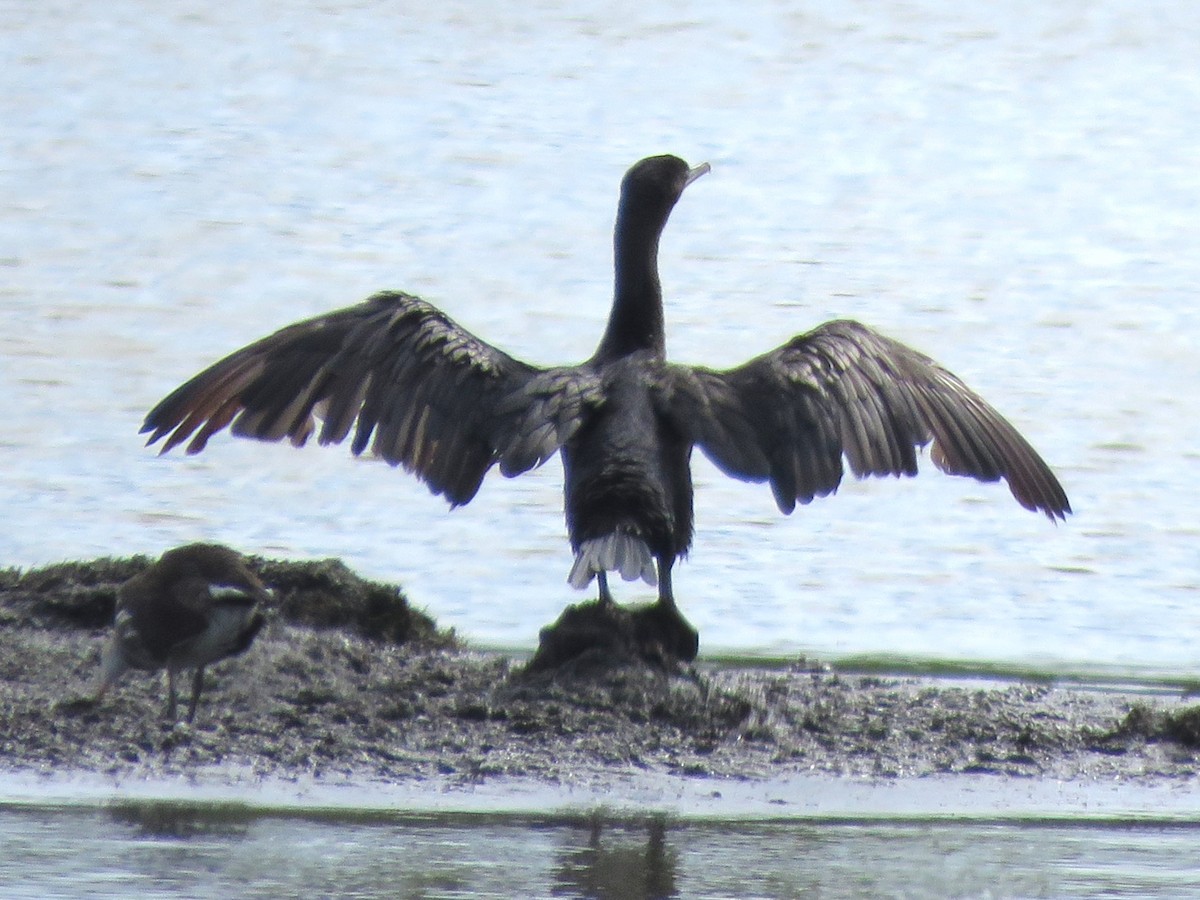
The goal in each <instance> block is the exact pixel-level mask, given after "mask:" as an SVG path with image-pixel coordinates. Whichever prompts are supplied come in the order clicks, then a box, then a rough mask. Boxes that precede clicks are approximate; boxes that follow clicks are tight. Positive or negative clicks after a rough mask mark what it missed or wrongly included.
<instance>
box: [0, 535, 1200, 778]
mask: <svg viewBox="0 0 1200 900" xmlns="http://www.w3.org/2000/svg"><path fill="white" fill-rule="evenodd" d="M150 562H151V560H149V559H147V558H144V557H137V558H133V559H121V560H117V559H102V560H96V561H93V562H88V563H71V564H63V565H59V566H52V567H49V568H46V569H39V570H34V571H29V572H19V571H16V570H11V569H10V570H6V571H3V572H0V769H6V770H9V771H18V770H20V771H29V770H34V771H41V772H53V771H59V770H61V771H66V772H77V771H86V772H92V773H97V774H104V775H111V776H116V777H121V776H124V775H144V776H148V777H174V776H183V777H186V776H188V775H189V774H190V773H196V772H199V771H208V770H211V769H212V768H213V767H221V766H226V765H229V766H237V767H239V768H240V769H242V770H243V771H244V770H249V771H251V772H254V773H257V774H261V775H262V776H264V777H276V778H289V777H301V776H305V777H307V776H317V777H321V776H324V775H337V776H348V777H352V778H364V779H368V778H369V779H421V778H428V777H434V776H437V777H438V778H440V779H444V778H446V777H450V778H460V779H463V780H464V781H478V780H481V779H488V778H491V777H496V776H515V777H522V778H532V779H537V780H541V781H544V782H546V783H565V782H571V781H576V780H578V779H580V778H587V777H591V778H599V779H605V778H609V779H619V778H620V777H621V776H622V775H623V774H628V773H646V772H653V773H661V774H666V775H679V776H714V777H725V778H739V779H741V778H745V779H755V778H771V777H779V776H786V775H789V774H796V773H822V774H831V775H836V774H844V775H868V776H879V777H908V776H922V775H930V774H942V773H966V774H979V775H992V776H1009V777H1013V776H1040V777H1053V778H1067V779H1098V778H1100V779H1143V778H1187V777H1190V776H1194V775H1195V774H1196V771H1197V763H1198V761H1200V707H1198V706H1194V705H1192V704H1190V703H1189V701H1188V700H1187V698H1184V697H1172V696H1168V695H1165V694H1164V695H1160V696H1156V697H1147V696H1144V695H1141V694H1134V693H1122V692H1121V691H1116V690H1093V689H1082V688H1079V687H1072V686H1066V685H1061V686H1056V685H1051V684H1021V683H1013V682H1011V681H1007V682H1005V681H983V680H979V681H973V682H968V681H963V680H959V681H949V680H945V679H926V678H907V677H904V678H893V677H879V676H869V675H853V674H841V673H838V672H836V671H832V670H830V669H828V668H826V667H823V666H820V665H817V664H814V663H811V662H806V661H803V660H798V661H797V662H796V663H795V664H794V665H793V666H791V667H789V668H787V669H779V668H772V669H755V668H738V667H730V666H722V665H713V664H706V663H705V662H704V657H703V654H701V656H700V659H699V661H698V662H697V663H695V664H687V663H683V662H680V661H678V660H670V659H667V660H663V659H661V658H659V659H655V658H653V654H652V658H651V659H650V661H647V660H646V659H645V658H643V656H639V655H637V654H630V653H626V652H624V651H616V652H610V650H611V648H610V649H609V650H606V649H605V648H604V647H603V646H600V647H597V646H591V647H589V648H587V649H586V651H585V652H582V653H579V654H575V655H568V657H567V658H565V659H563V660H556V661H555V664H553V665H547V664H545V658H544V657H543V660H542V662H540V663H539V664H538V665H537V666H534V667H530V666H529V665H528V664H527V663H525V662H523V661H518V660H513V659H511V658H509V657H506V656H502V655H498V654H493V653H483V652H478V651H475V650H472V649H470V648H469V647H466V646H464V645H463V643H462V642H461V641H460V640H459V639H458V638H457V637H456V636H455V635H454V634H452V633H447V632H444V631H441V630H439V629H438V628H437V627H436V625H435V623H434V622H433V621H432V620H431V619H430V618H429V617H428V616H427V615H425V614H423V613H422V612H420V611H419V610H416V609H414V608H412V607H411V606H410V605H409V603H408V601H407V600H406V598H405V597H404V595H403V593H402V592H401V591H400V590H399V589H398V588H396V587H394V586H388V585H380V584H375V583H372V582H368V581H364V580H362V579H360V578H358V577H357V576H355V575H354V574H353V573H352V572H350V571H349V570H348V569H346V567H345V566H344V565H342V564H341V563H340V562H337V561H326V562H319V563H286V562H278V561H272V560H263V559H251V566H252V568H254V569H255V570H256V571H258V572H259V573H260V575H261V577H262V578H263V580H264V581H265V582H266V583H267V584H268V585H269V586H271V587H272V588H273V589H274V591H275V597H276V600H275V606H274V608H273V609H271V610H269V611H268V615H269V621H268V624H267V626H266V628H265V629H264V630H263V632H262V633H261V634H260V636H259V638H258V640H257V641H256V642H255V644H254V646H252V647H251V648H250V650H249V651H248V652H247V653H245V654H244V655H243V656H240V657H237V658H234V659H230V660H226V661H224V662H222V663H220V664H218V665H216V666H214V667H212V668H210V669H209V670H208V677H207V687H206V691H205V695H204V698H203V699H202V701H201V704H200V709H199V712H198V713H197V715H196V719H195V721H194V722H193V723H192V724H190V725H187V724H183V723H173V722H169V721H167V720H166V718H165V715H164V706H165V696H164V694H165V691H164V687H163V679H162V677H161V676H155V675H150V674H143V673H134V674H133V675H131V676H130V677H127V678H126V680H125V681H123V682H122V683H121V684H120V685H119V686H118V687H117V689H116V690H114V691H112V692H111V693H110V694H109V695H108V696H106V697H105V698H104V700H103V702H102V703H100V704H97V703H95V702H93V701H92V700H91V699H90V696H91V690H92V688H93V686H94V684H95V679H96V676H97V670H98V659H99V650H100V645H101V641H102V639H103V637H104V635H105V633H106V631H107V627H108V623H109V622H110V621H111V616H112V607H113V602H114V600H115V596H116V589H117V587H118V586H119V585H120V583H121V582H122V581H124V580H125V579H127V578H129V577H131V576H132V575H133V574H134V573H136V572H137V571H139V570H140V568H142V567H144V566H146V565H148V564H149V563H150ZM656 652H657V651H656Z"/></svg>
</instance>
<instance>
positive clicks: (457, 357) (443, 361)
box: [142, 156, 1070, 660]
mask: <svg viewBox="0 0 1200 900" xmlns="http://www.w3.org/2000/svg"><path fill="white" fill-rule="evenodd" d="M708 171H709V166H708V164H707V163H704V164H701V165H699V166H696V167H694V168H689V166H688V165H687V163H685V162H684V161H683V160H681V159H679V158H677V157H674V156H655V157H650V158H649V159H644V160H642V161H640V162H638V163H637V164H635V165H634V166H633V167H632V168H631V169H630V170H629V171H628V172H627V173H626V175H625V177H624V179H623V181H622V183H621V194H620V204H619V208H618V211H617V220H616V227H615V229H614V240H613V243H614V250H615V274H616V284H615V292H614V298H613V306H612V312H611V313H610V315H609V319H608V326H607V328H606V329H605V331H604V336H603V337H602V338H601V340H600V345H599V347H597V349H596V352H595V353H594V354H593V356H592V357H591V358H590V359H588V360H587V361H585V362H582V363H580V364H578V365H572V366H554V367H549V368H541V367H538V366H533V365H530V364H528V363H525V362H522V361H520V360H518V359H515V358H513V357H512V356H509V355H508V354H507V353H505V352H504V351H502V350H500V349H498V348H496V347H493V346H492V345H490V344H488V343H486V342H484V341H482V340H480V339H479V338H477V337H475V335H473V334H471V333H470V332H469V331H467V330H466V329H464V328H462V327H461V326H459V325H458V324H456V323H455V322H453V321H451V320H450V318H448V317H447V316H446V315H445V314H444V313H442V312H441V311H440V310H438V309H437V308H436V307H434V306H432V305H431V304H429V303H427V302H425V301H424V300H421V299H419V298H417V297H414V296H411V295H409V294H405V293H399V292H383V293H378V294H375V295H374V296H372V297H370V298H369V299H367V300H366V301H364V302H362V303H360V304H358V305H357V306H351V307H348V308H346V309H342V310H338V311H336V312H331V313H328V314H326V315H322V316H317V317H315V318H312V319H308V320H305V321H303V322H298V323H296V324H294V325H290V326H288V327H286V328H284V329H282V330H280V331H277V332H275V333H274V334H272V335H270V336H268V337H265V338H263V339H261V340H259V341H256V342H255V343H253V344H251V345H249V346H248V347H245V348H243V349H241V350H238V351H237V352H236V353H233V354H232V355H230V356H227V357H226V358H225V359H223V360H221V361H220V362H218V363H216V364H214V365H213V366H211V367H210V368H208V369H206V370H204V371H203V372H201V373H200V374H199V375H197V376H195V377H194V378H192V379H191V380H190V381H188V382H187V383H186V384H184V385H182V386H181V387H179V388H178V389H177V390H175V391H174V392H173V393H171V394H170V395H169V396H168V397H166V398H165V399H164V400H163V401H162V402H161V403H159V404H158V405H157V406H156V407H154V409H153V410H151V411H150V413H149V414H148V415H147V416H146V421H145V424H144V425H143V427H142V431H143V432H149V433H150V437H149V440H148V441H147V443H148V444H153V443H155V442H156V441H158V440H160V439H162V438H164V437H165V438H166V441H165V443H164V445H163V448H162V452H164V453H165V452H167V451H168V450H170V449H171V448H172V447H175V446H176V445H178V444H180V443H182V442H183V441H186V440H187V439H188V438H189V437H190V438H191V441H190V443H189V444H188V446H187V451H188V453H197V452H199V451H200V450H202V449H203V448H204V446H205V443H206V442H207V441H208V439H209V438H210V437H211V436H212V435H213V434H214V433H216V432H218V431H220V430H221V429H223V428H225V427H226V426H227V425H231V426H232V427H231V431H232V432H233V433H234V434H236V435H240V436H244V437H252V438H258V439H260V440H267V441H279V440H282V439H284V438H287V439H289V440H290V441H291V442H292V443H293V444H295V445H296V446H300V445H303V444H304V443H305V442H306V441H307V440H308V439H309V438H310V437H311V436H313V435H314V434H315V435H316V436H317V439H318V441H319V442H320V443H322V444H330V443H337V442H339V441H341V440H343V439H344V438H345V437H346V436H347V435H348V434H349V432H350V430H351V428H353V429H354V437H353V440H352V443H351V449H352V450H353V452H354V453H355V454H359V453H362V452H363V451H364V450H366V449H367V448H368V447H370V448H371V449H372V450H373V451H374V452H375V453H376V454H378V455H379V456H381V457H383V458H384V459H385V460H387V461H388V462H389V463H391V464H392V465H401V466H403V467H404V468H405V469H406V470H408V471H410V472H413V473H414V474H416V475H417V477H419V478H421V479H422V480H423V481H424V482H425V483H426V484H427V485H428V486H429V488H430V489H431V490H432V491H433V492H434V493H435V494H441V495H444V496H445V497H446V499H447V500H449V502H450V504H451V506H460V505H462V504H464V503H467V502H469V501H470V500H471V498H473V497H474V496H475V494H476V492H477V491H478V490H479V486H480V483H481V482H482V480H483V477H484V475H485V474H486V473H487V471H488V470H489V469H490V468H491V467H492V466H493V465H496V464H499V467H500V471H501V472H502V473H503V474H504V475H506V476H508V477H512V476H515V475H520V474H521V473H522V472H527V471H529V470H530V469H532V468H534V467H535V466H538V465H540V464H541V463H543V462H545V461H546V460H547V459H548V458H549V457H550V456H552V455H553V454H554V453H561V454H562V459H563V465H564V470H565V478H566V519H567V529H568V532H569V534H570V540H571V546H572V547H573V548H574V551H575V563H574V566H573V567H572V569H571V573H570V576H569V581H570V583H571V584H572V585H573V586H574V587H576V588H582V587H584V586H586V585H587V584H588V583H589V582H590V581H591V580H592V579H593V577H594V578H596V580H597V582H598V586H599V597H600V601H601V603H602V604H611V602H612V594H611V592H610V591H609V587H608V579H607V573H608V572H610V571H615V572H619V573H620V575H621V576H622V577H623V578H625V579H629V580H632V579H635V578H638V577H641V578H642V579H644V580H645V581H647V582H648V583H650V584H655V583H657V585H658V604H657V606H656V607H655V609H656V611H657V612H658V613H659V615H660V617H661V618H662V619H664V620H665V621H667V622H668V623H671V624H670V627H669V628H668V629H667V630H668V632H669V634H670V637H669V638H668V639H667V643H668V644H671V645H672V646H671V647H670V649H671V650H672V651H673V652H674V653H675V654H676V655H677V656H679V657H680V658H682V659H685V660H691V659H693V658H694V657H695V655H696V650H697V646H698V638H697V634H696V632H695V631H694V629H692V628H691V626H690V625H688V623H687V622H686V620H685V619H684V618H683V617H682V615H681V614H680V613H679V612H678V610H677V609H676V606H675V598H674V596H673V594H672V591H671V567H672V566H673V565H674V563H675V560H676V559H677V558H679V557H680V556H682V555H684V554H685V553H686V551H687V549H688V547H689V545H690V544H691V541H692V479H691V472H690V465H689V460H690V456H691V452H692V448H693V447H699V448H700V450H701V451H702V452H703V453H704V454H705V455H706V456H708V458H709V459H711V460H712V461H713V462H714V463H715V464H716V465H717V467H718V468H719V469H721V470H722V471H723V472H725V473H726V474H727V475H730V476H732V477H734V478H739V479H742V480H744V481H753V482H763V481H766V482H769V483H770V485H771V490H772V491H773V493H774V495H775V500H776V502H777V503H778V505H779V508H780V510H781V511H783V512H784V513H790V512H791V511H792V510H793V509H794V508H795V505H796V502H797V501H799V502H800V503H808V502H809V501H811V500H812V499H813V498H814V497H822V496H825V495H827V494H830V493H832V492H833V491H835V490H836V489H837V486H838V483H839V482H840V481H841V478H842V473H843V457H844V458H845V459H846V460H847V461H848V462H849V464H850V470H851V471H852V472H853V473H854V475H855V476H857V477H859V478H862V477H865V476H868V475H915V474H916V473H917V449H918V448H920V447H922V446H924V445H926V444H930V443H931V444H932V446H931V448H930V455H931V457H932V459H933V462H934V465H936V466H937V467H938V468H940V469H942V470H943V471H945V472H948V473H950V474H952V475H969V476H971V477H973V478H976V479H979V480H980V481H995V480H997V479H1000V478H1003V479H1005V480H1006V481H1007V482H1008V486H1009V488H1010V490H1011V491H1012V493H1013V496H1014V497H1015V498H1016V500H1017V502H1018V503H1020V504H1021V505H1022V506H1023V507H1025V508H1026V509H1029V510H1036V511H1041V512H1043V513H1045V514H1046V515H1047V516H1048V517H1049V518H1050V519H1051V520H1054V519H1056V518H1063V517H1065V515H1066V514H1067V513H1069V512H1070V505H1069V503H1068V501H1067V496H1066V494H1065V493H1064V492H1063V489H1062V487H1061V486H1060V485H1059V483H1058V480H1057V479H1056V478H1055V476H1054V474H1053V473H1052V472H1051V471H1050V468H1049V467H1048V466H1047V465H1046V463H1045V462H1043V461H1042V459H1041V457H1039V456H1038V454H1037V452H1036V451H1034V449H1033V448H1032V447H1031V446H1030V445H1029V443H1028V442H1027V441H1026V440H1025V439H1024V438H1023V437H1022V436H1021V435H1020V434H1019V433H1018V432H1017V430H1016V429H1015V428H1014V427H1013V426H1012V425H1010V424H1009V423H1008V422H1007V421H1006V420H1005V419H1004V418H1003V417H1001V416H1000V414H999V413H997V412H996V411H995V410H994V409H993V408H992V407H991V406H990V405H988V404H987V403H986V402H985V401H984V400H983V399H982V398H981V397H980V396H979V395H978V394H976V393H974V392H973V391H971V390H970V389H969V388H968V387H967V386H966V385H965V384H963V382H962V381H960V380H959V379H958V378H956V377H955V376H954V375H953V374H951V373H950V372H948V371H947V370H945V369H943V368H942V367H941V366H939V365H938V364H937V363H935V362H934V361H933V360H931V359H929V358H928V357H926V356H924V355H922V354H920V353H918V352H916V351H915V350H912V349H910V348H908V347H906V346H904V345H903V344H900V343H898V342H896V341H894V340H892V339H890V338H887V337H885V336H883V335H881V334H879V333H878V332H876V331H873V330H872V329H870V328H868V327H867V326H865V325H861V324H859V323H857V322H853V321H833V322H828V323H826V324H824V325H821V326H819V327H817V328H815V329H813V330H812V331H810V332H808V333H806V334H801V335H798V336H796V337H794V338H792V339H791V340H790V341H788V342H787V343H786V344H784V345H783V346H781V347H779V348H777V349H775V350H772V351H770V352H769V353H766V354H764V355H762V356H759V357H757V358H756V359H752V360H750V361H749V362H747V363H745V364H743V365H740V366H737V367H735V368H732V369H727V370H724V371H717V370H713V369H708V368H703V367H700V366H688V365H680V364H677V363H670V362H667V360H666V358H665V340H664V328H663V305H662V289H661V287H660V284H659V277H658V244H659V237H660V235H661V234H662V230H663V227H664V225H665V224H666V221H667V217H668V216H669V214H670V212H671V209H672V208H673V207H674V206H675V203H676V201H677V200H678V199H679V197H680V195H681V194H682V192H683V190H684V188H686V187H687V186H688V185H690V184H691V183H692V182H693V181H695V180H696V179H697V178H698V177H700V176H701V175H703V174H704V173H706V172H708ZM318 421H320V424H318Z"/></svg>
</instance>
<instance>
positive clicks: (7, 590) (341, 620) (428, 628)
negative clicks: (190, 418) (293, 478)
mask: <svg viewBox="0 0 1200 900" xmlns="http://www.w3.org/2000/svg"><path fill="white" fill-rule="evenodd" d="M153 562H154V560H153V559H152V558H150V557H148V556H133V557H129V558H121V559H117V558H110V557H106V558H103V559H97V560H93V561H91V562H64V563H57V564H55V565H51V566H46V567H44V568H40V569H31V570H29V571H26V572H22V571H20V570H18V569H5V570H3V571H0V624H6V623H10V624H14V625H22V626H26V627H30V626H32V627H36V628H50V629H59V628H82V629H88V630H94V629H97V628H104V627H106V626H108V625H109V624H111V623H112V618H113V607H114V605H115V604H116V599H117V589H118V588H119V587H120V586H121V585H122V584H123V583H124V582H125V581H128V580H129V579H130V578H132V577H133V576H134V575H136V574H138V573H139V572H141V571H142V570H144V569H145V568H147V567H148V566H150V565H151V564H152V563H153ZM247 562H248V563H249V566H250V568H251V569H252V570H253V571H254V572H255V573H256V574H257V575H258V576H259V577H260V578H261V579H262V580H263V582H264V583H265V584H266V585H267V587H269V588H271V590H272V591H273V593H274V603H273V604H272V607H273V609H274V612H275V615H277V616H278V617H280V618H282V619H283V620H284V621H286V622H291V623H294V624H297V625H308V626H313V627H317V628H340V629H345V630H349V631H354V632H356V633H358V634H360V635H362V636H363V637H365V638H370V639H373V640H379V641H386V642H389V643H394V644H404V643H408V642H410V641H413V642H416V643H418V644H421V645H425V646H431V647H449V646H454V645H455V643H456V639H455V637H454V634H453V632H446V631H439V630H438V628H437V625H436V624H435V623H434V621H433V619H432V618H430V617H429V616H428V615H426V614H425V613H423V612H421V611H420V610H417V609H414V608H413V607H412V606H411V605H410V604H409V602H408V599H407V598H406V597H405V596H404V594H403V592H402V591H401V590H400V588H398V587H396V586H395V585H388V584H381V583H379V582H374V581H368V580H367V579H365V578H360V577H359V576H357V575H355V574H354V573H353V572H351V571H350V570H349V569H348V568H347V567H346V565H345V563H343V562H342V561H341V560H339V559H325V560H317V561H311V562H285V561H279V560H268V559H263V558H261V557H249V558H248V560H247Z"/></svg>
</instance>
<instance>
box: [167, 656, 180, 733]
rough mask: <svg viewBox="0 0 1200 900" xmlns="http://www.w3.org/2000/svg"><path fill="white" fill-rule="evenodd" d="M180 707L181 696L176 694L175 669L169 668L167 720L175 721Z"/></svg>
mask: <svg viewBox="0 0 1200 900" xmlns="http://www.w3.org/2000/svg"><path fill="white" fill-rule="evenodd" d="M178 706H179V695H178V694H177V693H175V669H174V668H173V667H172V666H167V719H168V720H169V721H171V722H172V723H173V722H174V721H175V711H176V709H177V708H178Z"/></svg>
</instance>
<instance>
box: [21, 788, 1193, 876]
mask: <svg viewBox="0 0 1200 900" xmlns="http://www.w3.org/2000/svg"><path fill="white" fill-rule="evenodd" d="M0 835H2V836H3V837H4V843H5V848H6V853H5V860H4V861H0V886H3V888H4V892H5V896H6V897H9V898H26V897H28V898H35V897H36V898H44V897H48V896H84V895H86V896H91V897H128V896H132V895H136V896H139V897H146V898H159V897H162V898H166V897H193V898H198V897H227V896H231V892H232V893H233V894H236V895H237V896H241V897H281V896H340V897H350V896H353V897H422V898H451V897H549V896H564V897H571V896H577V897H614V898H615V897H630V898H634V897H668V896H680V897H823V898H824V897H918V896H919V897H930V896H946V897H997V898H1005V897H1096V896H1105V897H1182V896H1188V895H1189V892H1190V891H1192V890H1194V888H1195V885H1196V881H1195V870H1194V859H1195V853H1196V849H1197V846H1198V843H1200V842H1198V838H1197V833H1196V829H1195V828H1194V827H1193V826H1191V825H1179V824H1170V823H1157V822H1150V823H1139V824H1127V825H1124V826H1120V827H1118V825H1117V824H1115V823H1098V824H1097V823H1080V824H1065V823H1061V822H1025V823H997V822H988V821H965V822H964V821H956V822H945V821H938V820H936V819H932V820H924V821H922V820H911V821H873V820H870V819H864V820H858V821H853V820H847V821H827V822H789V821H763V822H719V823H713V822H703V821H696V822H687V821H682V822H681V821H677V820H673V819H670V818H667V817H663V816H648V817H632V818H621V817H612V816H606V815H601V814H597V815H594V816H569V817H561V816H560V817H538V818H532V819H531V818H527V817H519V816H518V817H494V816H485V817H469V816H454V815H423V816H414V815H401V816H382V817H381V816H374V817H372V816H348V817H342V816H321V817H305V816H281V815H272V814H253V813H246V812H244V811H240V810H238V809H220V808H218V809H214V810H196V809H189V808H186V807H178V806H172V805H158V804H122V805H118V806H114V807H111V808H108V809H103V810H78V809H69V808H68V809H36V808H35V809H20V808H10V809H7V810H0ZM16 860H21V864H19V865H18V864H14V863H15V861H16Z"/></svg>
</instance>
